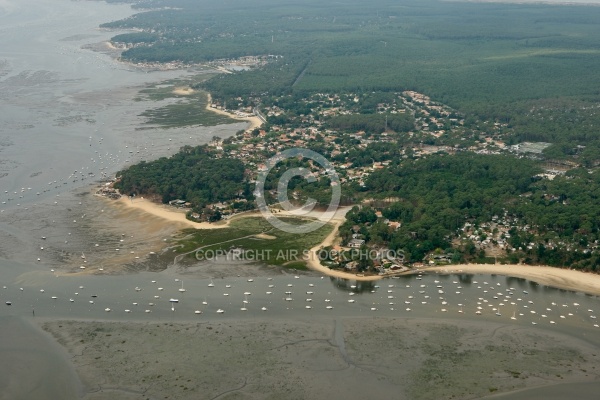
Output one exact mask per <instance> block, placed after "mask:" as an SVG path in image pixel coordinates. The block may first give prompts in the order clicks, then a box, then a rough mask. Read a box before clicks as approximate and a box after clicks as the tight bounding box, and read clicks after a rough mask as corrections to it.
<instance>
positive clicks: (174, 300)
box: [169, 299, 179, 303]
mask: <svg viewBox="0 0 600 400" xmlns="http://www.w3.org/2000/svg"><path fill="white" fill-rule="evenodd" d="M169 301H170V302H171V303H179V300H178V299H169Z"/></svg>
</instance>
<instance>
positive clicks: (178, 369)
mask: <svg viewBox="0 0 600 400" xmlns="http://www.w3.org/2000/svg"><path fill="white" fill-rule="evenodd" d="M43 328H44V329H45V330H47V331H48V332H50V333H51V334H52V335H53V336H54V337H55V338H56V339H57V340H58V342H59V343H60V344H62V345H63V346H65V347H66V348H67V350H68V351H69V353H70V354H71V355H72V360H73V363H74V364H75V366H76V368H77V371H78V373H79V375H80V376H81V378H82V380H83V382H84V383H85V384H86V386H87V387H88V393H87V395H85V396H84V397H83V398H84V399H86V400H100V399H110V400H115V399H129V398H135V397H134V396H136V395H137V396H138V397H139V396H141V395H143V396H144V398H171V399H200V398H203V399H214V398H221V396H223V398H273V399H275V398H286V399H308V398H312V399H315V398H321V399H322V398H348V399H356V398H395V399H423V400H426V399H435V400H440V399H450V398H461V399H470V398H480V397H482V396H485V395H489V394H491V393H501V392H508V391H514V390H518V389H522V388H526V387H535V386H544V385H552V384H556V383H563V382H582V381H594V380H597V379H599V378H600V376H599V375H598V373H599V372H600V368H599V367H600V362H599V360H598V354H600V353H599V352H598V350H599V349H598V348H597V347H596V345H593V344H590V343H589V342H586V341H583V340H579V339H577V338H574V337H569V336H564V335H562V334H559V333H553V332H548V331H542V330H536V329H531V328H525V327H522V326H506V325H500V324H494V323H486V324H478V323H476V322H469V321H460V322H458V321H456V320H438V321H435V320H423V319H422V320H419V319H402V318H399V319H386V318H375V319H373V318H368V319H366V318H340V319H335V320H334V319H326V318H323V319H315V320H311V321H286V320H262V321H260V320H237V321H231V320H226V319H223V320H221V321H204V322H198V323H190V324H175V323H164V322H155V323H127V322H78V321H49V322H45V323H43ZM332 382H335V385H332V384H331V383H332ZM573 395H574V396H575V397H577V394H576V393H574V394H573Z"/></svg>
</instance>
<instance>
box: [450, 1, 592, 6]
mask: <svg viewBox="0 0 600 400" xmlns="http://www.w3.org/2000/svg"><path fill="white" fill-rule="evenodd" d="M441 1H447V2H461V3H467V2H468V3H507V4H526V3H531V4H556V5H561V4H563V5H582V6H583V5H590V6H593V5H600V0H441Z"/></svg>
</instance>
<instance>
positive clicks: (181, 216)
mask: <svg viewBox="0 0 600 400" xmlns="http://www.w3.org/2000/svg"><path fill="white" fill-rule="evenodd" d="M110 203H113V204H116V205H117V206H118V207H119V208H127V209H135V210H139V211H141V212H144V213H147V214H149V215H153V216H155V217H158V218H160V219H162V220H164V221H167V222H170V223H174V224H177V225H178V227H179V228H180V229H183V228H195V229H221V228H225V227H228V226H229V223H230V222H231V219H228V220H224V221H219V222H218V223H208V222H193V221H190V220H188V219H186V218H185V212H184V211H182V210H181V211H180V210H177V209H174V208H173V207H170V206H166V205H161V204H156V203H154V202H151V201H149V200H147V199H144V198H137V199H134V200H133V201H132V200H130V199H129V198H126V197H122V198H121V199H120V200H118V201H116V202H115V201H110ZM349 210H350V207H341V208H339V209H338V210H337V211H336V212H335V214H334V215H333V216H330V215H323V214H322V213H319V212H316V211H313V212H310V213H299V212H288V211H281V212H278V213H277V215H278V216H295V217H299V216H301V217H304V218H320V219H321V220H328V221H329V223H330V224H332V225H333V229H332V231H331V233H330V234H329V235H328V236H327V237H326V238H325V239H324V240H323V242H321V243H320V244H318V245H317V246H314V247H313V248H312V249H310V257H309V259H308V260H307V265H308V267H309V268H310V269H312V270H314V271H316V272H319V273H322V274H325V275H328V276H334V277H337V278H344V279H350V280H357V281H373V280H379V279H382V278H384V276H380V275H370V276H357V275H356V274H354V273H349V272H344V271H338V270H331V269H329V268H328V267H326V266H324V265H322V264H321V263H320V261H319V257H318V256H317V252H318V250H320V249H322V248H324V247H328V246H332V245H334V244H336V241H337V240H339V236H338V229H339V227H340V225H341V224H342V223H343V222H344V221H345V215H346V213H347V212H348V211H349ZM256 216H258V214H257V213H245V214H240V215H237V216H235V217H233V219H235V218H245V217H256ZM419 271H427V272H436V273H452V274H455V273H466V274H480V273H481V274H499V275H506V276H514V277H518V278H525V279H529V280H532V281H535V282H538V283H540V284H544V285H549V286H554V287H557V288H561V289H568V290H575V291H581V292H584V293H589V294H595V295H600V275H596V274H591V273H587V272H581V271H575V270H569V269H563V268H555V267H547V266H530V265H500V264H456V265H448V266H436V267H426V268H421V269H419ZM409 273H414V271H411V272H409Z"/></svg>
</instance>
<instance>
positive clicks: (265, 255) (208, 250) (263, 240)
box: [177, 215, 332, 269]
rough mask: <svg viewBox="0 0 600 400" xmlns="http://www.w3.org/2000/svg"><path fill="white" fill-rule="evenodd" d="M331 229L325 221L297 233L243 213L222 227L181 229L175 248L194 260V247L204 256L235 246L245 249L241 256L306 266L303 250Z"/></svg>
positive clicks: (294, 221)
mask: <svg viewBox="0 0 600 400" xmlns="http://www.w3.org/2000/svg"><path fill="white" fill-rule="evenodd" d="M279 218H280V219H281V220H282V221H283V222H286V223H288V224H293V225H301V224H305V223H307V220H306V219H301V218H296V217H294V218H291V217H279ZM331 230H332V226H331V225H329V224H326V225H324V226H322V227H321V228H319V229H317V230H315V231H313V232H310V233H307V234H303V235H298V234H296V233H288V232H284V231H282V230H279V229H275V228H273V226H272V225H271V224H270V223H269V222H268V221H267V220H265V219H264V218H262V217H261V216H260V215H256V216H245V217H238V218H234V219H232V220H231V223H230V225H229V226H228V227H226V228H220V229H200V230H195V229H187V230H184V231H182V233H181V237H180V238H179V239H178V244H179V245H180V247H178V248H177V252H178V253H180V254H185V253H188V254H187V255H186V258H187V259H190V260H191V259H194V260H195V259H196V258H195V257H196V252H195V250H197V249H200V250H199V254H205V255H207V256H208V255H212V254H214V253H213V252H216V251H223V252H226V251H229V250H230V249H232V248H235V249H241V250H243V251H247V252H248V253H247V254H248V255H247V256H246V257H244V256H243V255H242V256H240V258H241V259H247V260H248V261H256V262H260V263H264V264H268V265H277V266H283V267H287V268H294V269H306V263H305V261H304V260H303V254H304V252H305V251H307V250H310V249H311V248H312V247H314V246H316V245H317V244H319V243H321V242H322V241H323V240H324V239H325V237H327V235H329V233H331ZM256 235H258V236H256ZM231 257H233V256H231ZM253 258H258V259H253Z"/></svg>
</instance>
